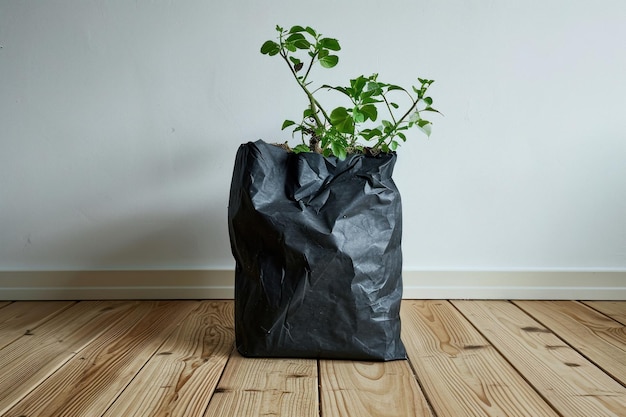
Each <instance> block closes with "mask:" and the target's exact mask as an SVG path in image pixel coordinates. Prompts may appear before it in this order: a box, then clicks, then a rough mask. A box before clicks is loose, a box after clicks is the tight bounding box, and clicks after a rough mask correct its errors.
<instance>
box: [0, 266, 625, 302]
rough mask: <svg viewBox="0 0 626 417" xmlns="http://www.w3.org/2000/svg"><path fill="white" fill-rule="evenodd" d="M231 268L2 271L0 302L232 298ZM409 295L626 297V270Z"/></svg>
mask: <svg viewBox="0 0 626 417" xmlns="http://www.w3.org/2000/svg"><path fill="white" fill-rule="evenodd" d="M233 281H234V271H232V270H175V271H168V270H148V271H146V270H143V271H15V272H13V271H0V300H90V299H99V300H110V299H232V298H233V296H234V289H233ZM403 281H404V298H407V299H507V300H510V299H517V300H519V299H534V300H546V299H551V300H626V271H580V270H573V271H404V273H403Z"/></svg>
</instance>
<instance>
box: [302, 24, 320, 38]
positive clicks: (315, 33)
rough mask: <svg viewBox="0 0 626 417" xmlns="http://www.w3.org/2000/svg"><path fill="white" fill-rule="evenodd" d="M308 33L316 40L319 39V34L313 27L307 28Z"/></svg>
mask: <svg viewBox="0 0 626 417" xmlns="http://www.w3.org/2000/svg"><path fill="white" fill-rule="evenodd" d="M304 30H306V31H307V33H308V34H309V35H311V36H313V37H314V38H316V37H317V32H315V29H313V28H312V27H309V26H307V27H306V29H304Z"/></svg>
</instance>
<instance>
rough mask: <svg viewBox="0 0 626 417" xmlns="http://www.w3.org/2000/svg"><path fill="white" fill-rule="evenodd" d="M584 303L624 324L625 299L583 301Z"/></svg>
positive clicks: (625, 320) (625, 321)
mask: <svg viewBox="0 0 626 417" xmlns="http://www.w3.org/2000/svg"><path fill="white" fill-rule="evenodd" d="M584 303H585V304H586V305H588V306H589V307H592V308H595V309H596V310H598V311H599V312H601V313H603V314H606V315H607V316H609V317H611V318H612V319H613V320H615V321H619V322H620V323H622V324H624V325H626V301H585V302H584Z"/></svg>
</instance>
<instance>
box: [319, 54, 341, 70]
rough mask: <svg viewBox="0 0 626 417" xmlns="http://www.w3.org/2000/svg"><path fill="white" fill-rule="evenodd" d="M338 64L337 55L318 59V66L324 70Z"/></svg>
mask: <svg viewBox="0 0 626 417" xmlns="http://www.w3.org/2000/svg"><path fill="white" fill-rule="evenodd" d="M338 62H339V57H338V56H337V55H328V56H325V57H322V58H320V65H321V66H323V67H324V68H332V67H334V66H335V65H337V63H338Z"/></svg>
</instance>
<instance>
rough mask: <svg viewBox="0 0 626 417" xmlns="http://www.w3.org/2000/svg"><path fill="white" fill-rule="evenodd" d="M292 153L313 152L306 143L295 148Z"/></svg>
mask: <svg viewBox="0 0 626 417" xmlns="http://www.w3.org/2000/svg"><path fill="white" fill-rule="evenodd" d="M292 151H293V152H294V153H303V152H310V151H311V150H310V149H309V147H308V146H306V145H305V144H304V143H301V144H299V145H298V146H296V147H295V148H293V149H292Z"/></svg>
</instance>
